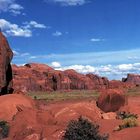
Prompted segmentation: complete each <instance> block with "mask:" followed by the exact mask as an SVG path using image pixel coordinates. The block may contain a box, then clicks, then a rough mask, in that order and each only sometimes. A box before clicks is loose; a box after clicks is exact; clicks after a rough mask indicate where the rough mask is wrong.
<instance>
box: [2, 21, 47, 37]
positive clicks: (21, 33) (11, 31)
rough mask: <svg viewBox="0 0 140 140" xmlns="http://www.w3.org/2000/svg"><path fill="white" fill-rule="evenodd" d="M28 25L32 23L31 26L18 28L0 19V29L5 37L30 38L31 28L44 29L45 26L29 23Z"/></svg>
mask: <svg viewBox="0 0 140 140" xmlns="http://www.w3.org/2000/svg"><path fill="white" fill-rule="evenodd" d="M29 23H32V24H33V23H34V25H33V26H30V24H29V26H28V28H27V25H24V26H19V25H17V24H14V23H11V22H9V21H7V20H5V19H0V28H1V29H2V31H3V32H4V34H5V35H7V36H18V37H31V36H32V28H46V26H45V25H43V24H39V23H37V22H35V21H34V22H33V21H31V22H29Z"/></svg>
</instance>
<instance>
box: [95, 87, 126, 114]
mask: <svg viewBox="0 0 140 140" xmlns="http://www.w3.org/2000/svg"><path fill="white" fill-rule="evenodd" d="M126 104H127V98H126V96H125V95H124V94H123V92H122V91H121V90H113V89H111V90H106V91H104V93H102V94H101V95H100V96H99V98H98V101H97V106H98V107H99V108H100V109H101V110H103V111H104V112H115V111H118V110H119V109H120V107H122V106H124V105H126Z"/></svg>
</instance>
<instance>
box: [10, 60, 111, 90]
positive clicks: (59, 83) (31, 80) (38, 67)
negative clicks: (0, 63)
mask: <svg viewBox="0 0 140 140" xmlns="http://www.w3.org/2000/svg"><path fill="white" fill-rule="evenodd" d="M12 69H13V87H14V89H15V90H22V91H56V90H71V89H72V90H82V89H83V90H87V89H88V90H92V89H107V88H108V87H109V80H108V79H107V78H105V77H100V76H97V75H94V74H87V75H84V74H80V73H77V72H76V71H74V70H66V71H58V70H54V69H53V68H51V67H49V66H47V65H45V64H36V63H30V64H26V65H25V66H16V65H13V66H12Z"/></svg>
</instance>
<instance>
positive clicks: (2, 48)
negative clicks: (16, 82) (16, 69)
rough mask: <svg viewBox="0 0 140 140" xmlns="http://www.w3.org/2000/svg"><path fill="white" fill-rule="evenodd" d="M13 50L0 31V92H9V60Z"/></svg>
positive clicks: (10, 74) (10, 84)
mask: <svg viewBox="0 0 140 140" xmlns="http://www.w3.org/2000/svg"><path fill="white" fill-rule="evenodd" d="M12 57H13V52H12V50H11V49H10V46H9V44H8V41H7V39H6V38H5V36H4V35H3V34H2V32H0V92H1V94H7V93H9V92H11V87H12V82H11V81H12V69H11V65H10V62H11V60H12Z"/></svg>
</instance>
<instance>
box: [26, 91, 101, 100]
mask: <svg viewBox="0 0 140 140" xmlns="http://www.w3.org/2000/svg"><path fill="white" fill-rule="evenodd" d="M28 95H29V96H31V97H32V98H33V99H37V100H46V101H61V100H71V99H72V100H74V99H85V98H94V99H96V98H97V97H98V96H99V94H98V92H97V91H95V90H73V91H54V92H30V93H28Z"/></svg>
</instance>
